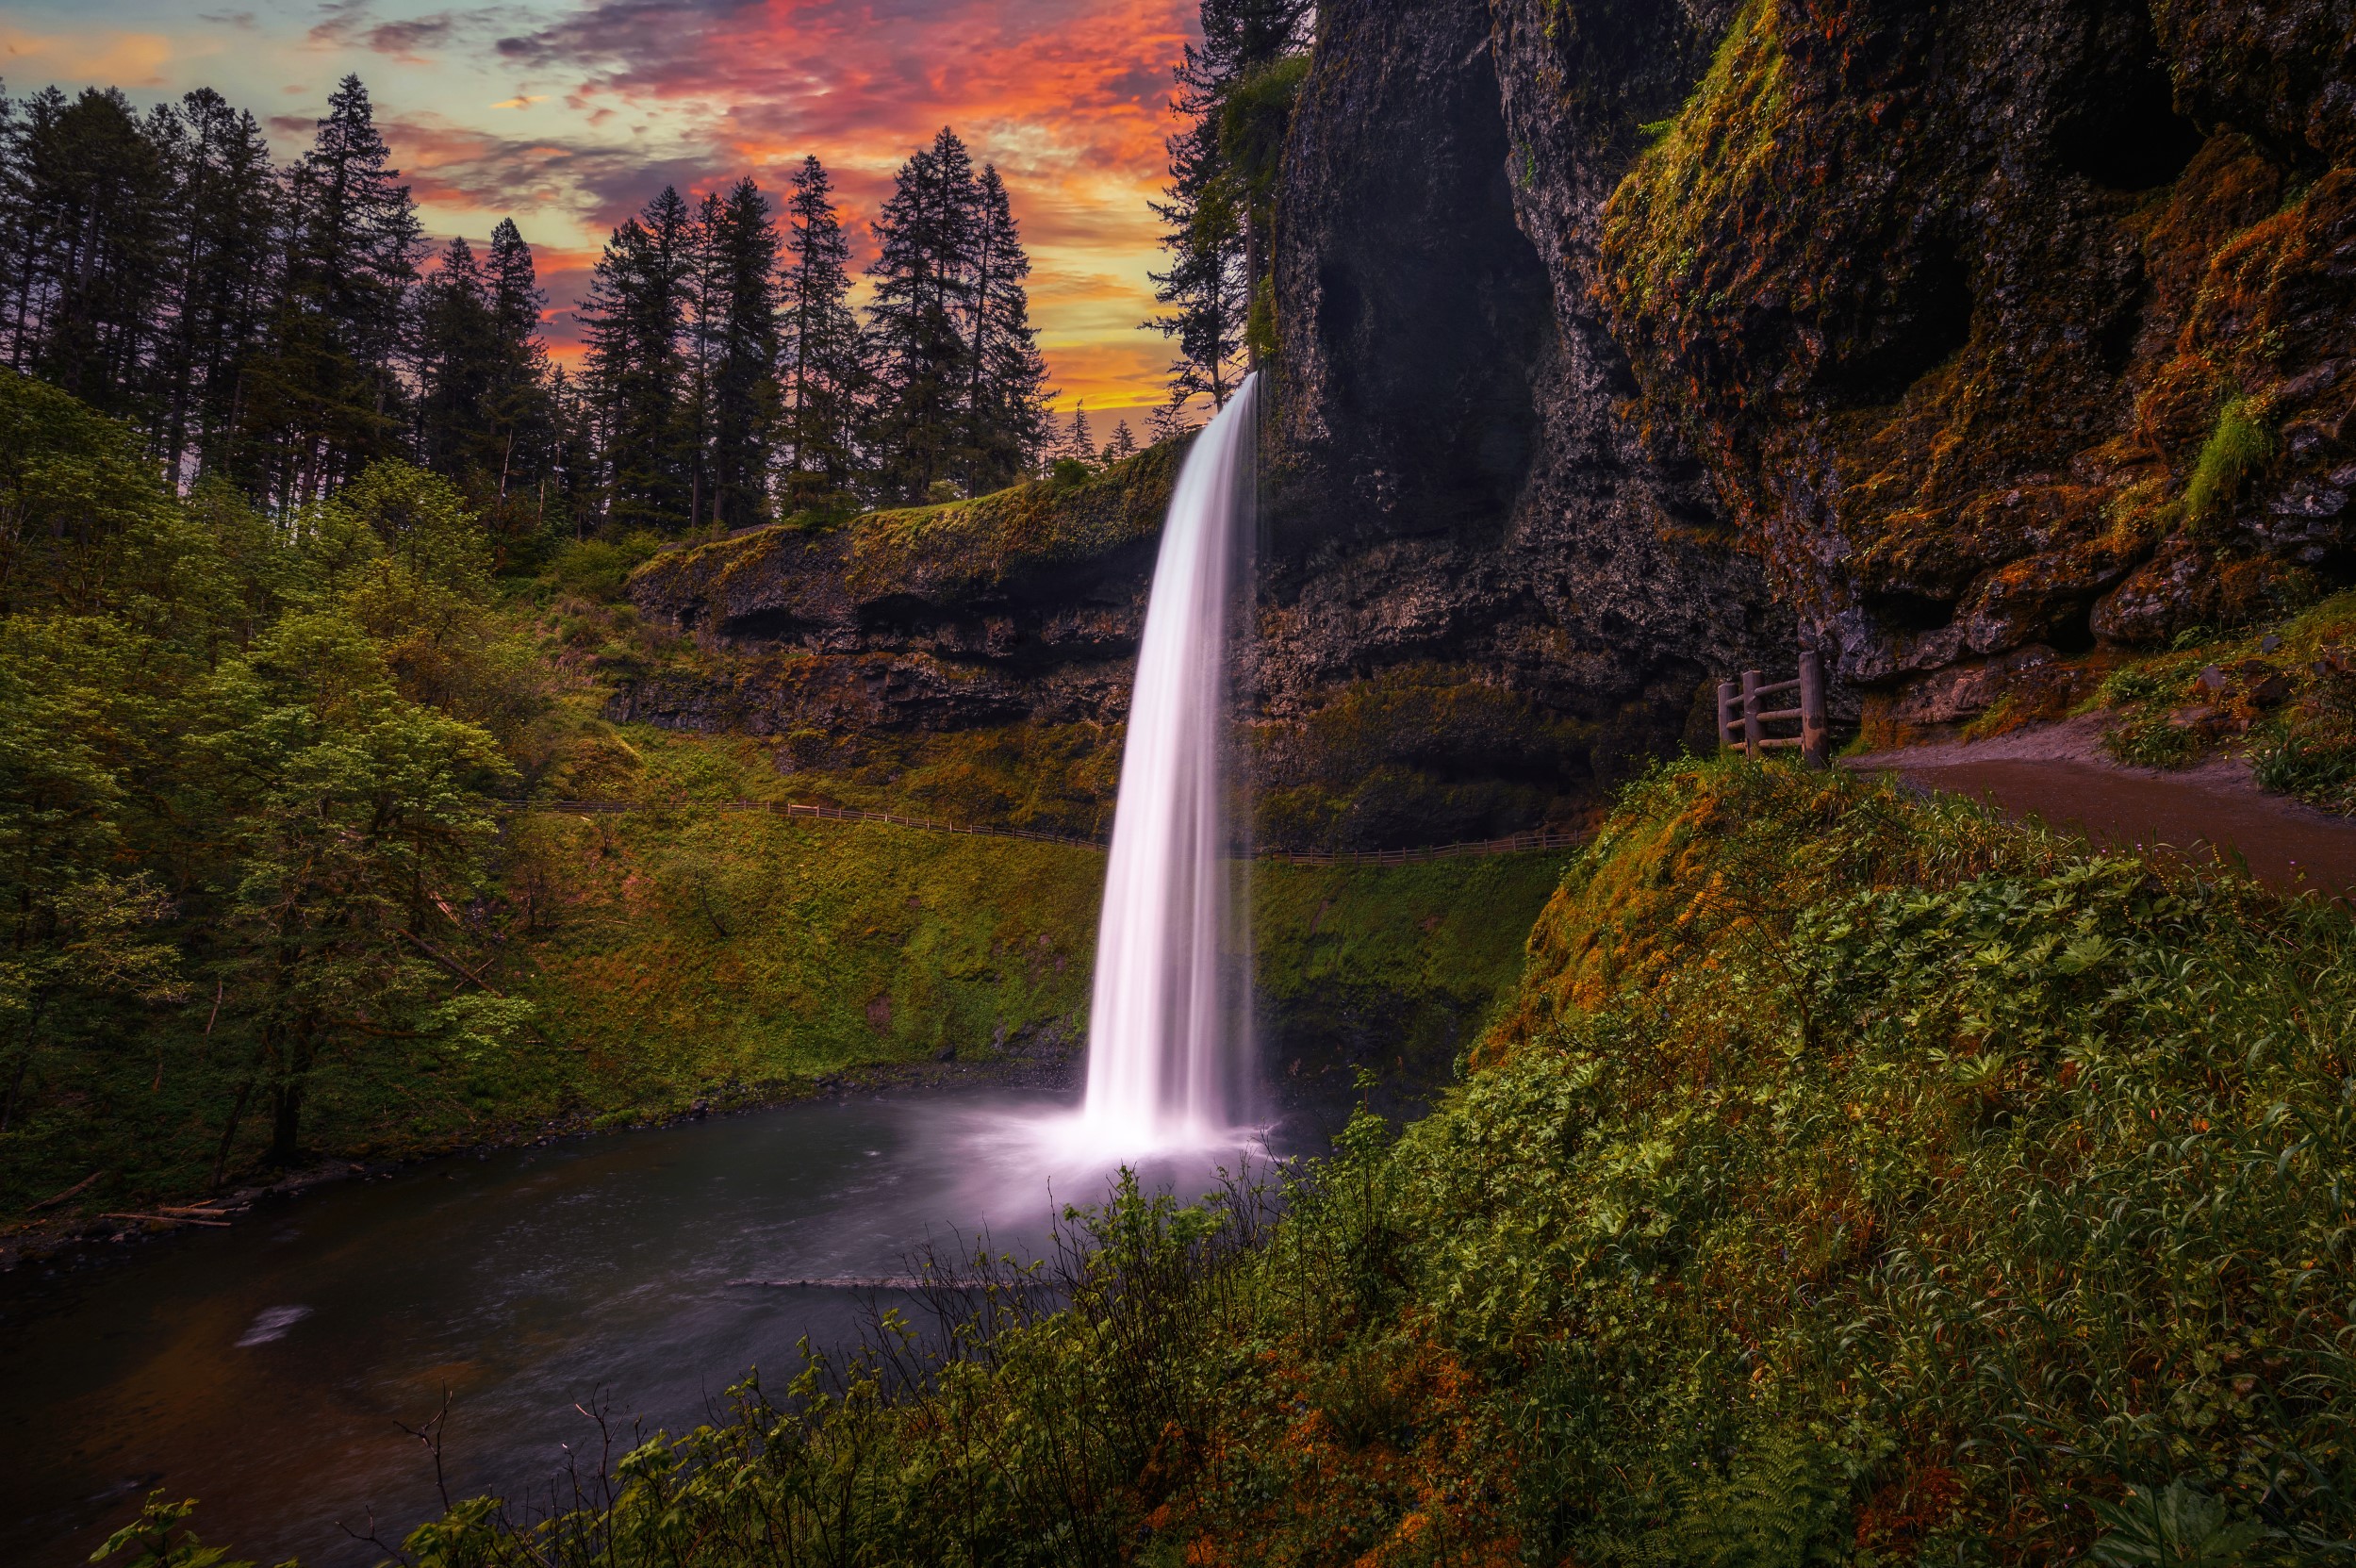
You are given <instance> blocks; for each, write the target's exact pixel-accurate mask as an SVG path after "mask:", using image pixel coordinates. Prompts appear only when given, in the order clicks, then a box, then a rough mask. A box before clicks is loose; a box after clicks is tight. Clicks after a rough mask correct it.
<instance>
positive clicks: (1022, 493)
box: [848, 440, 1187, 600]
mask: <svg viewBox="0 0 2356 1568" xmlns="http://www.w3.org/2000/svg"><path fill="white" fill-rule="evenodd" d="M1186 444H1187V443H1186V442H1185V441H1183V440H1178V441H1164V442H1162V443H1160V444H1158V445H1155V446H1151V447H1148V448H1146V449H1145V451H1144V452H1141V453H1139V454H1137V455H1136V456H1134V457H1130V458H1127V459H1125V460H1123V461H1121V462H1118V463H1114V464H1112V465H1111V466H1109V467H1107V468H1105V469H1104V470H1101V471H1099V472H1096V473H1094V474H1091V475H1089V476H1088V477H1087V478H1085V479H1083V480H1080V481H1079V483H1077V484H1052V483H1046V482H1034V483H1031V484H1026V485H1017V486H1015V487H1013V488H1012V489H1007V490H1000V491H998V492H997V493H996V494H994V495H986V496H979V497H976V498H975V499H973V500H971V501H961V502H955V503H950V504H948V505H946V506H922V507H913V508H905V509H902V510H898V511H887V512H872V513H869V514H868V515H867V516H865V517H864V518H861V519H859V520H857V521H855V522H853V523H852V524H851V525H850V540H851V543H850V564H849V571H848V579H849V584H850V587H851V591H852V592H853V593H854V594H856V595H858V596H859V597H860V598H863V599H870V600H872V599H880V598H882V597H884V596H886V595H888V594H892V593H895V592H923V593H925V594H927V595H928V596H929V597H932V596H937V597H945V598H956V597H961V596H964V595H968V594H971V593H973V592H975V591H977V590H979V589H981V588H985V587H988V586H996V585H997V584H999V583H1002V582H1004V581H1005V580H1006V579H1007V578H1008V577H1010V576H1013V575H1014V574H1016V573H1018V572H1020V571H1021V570H1023V569H1026V568H1030V567H1038V566H1048V565H1056V564H1061V563H1065V562H1071V561H1078V560H1084V559H1088V558H1090V557H1094V556H1097V555H1103V554H1107V553H1111V552H1112V551H1115V550H1119V549H1122V548H1124V547H1127V546H1129V545H1134V544H1138V543H1141V542H1143V541H1145V540H1147V539H1151V538H1153V537H1155V536H1157V535H1159V534H1160V533H1161V531H1162V518H1163V515H1164V514H1165V513H1166V512H1167V511H1168V510H1169V504H1170V492H1171V490H1172V488H1173V487H1175V486H1176V484H1177V482H1178V466H1179V465H1180V463H1182V462H1183V461H1184V459H1185V449H1186Z"/></svg>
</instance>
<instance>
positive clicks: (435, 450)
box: [418, 239, 498, 479]
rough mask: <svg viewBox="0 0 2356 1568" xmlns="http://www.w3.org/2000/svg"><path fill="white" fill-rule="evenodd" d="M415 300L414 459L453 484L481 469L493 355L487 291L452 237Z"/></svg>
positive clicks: (469, 250) (466, 251)
mask: <svg viewBox="0 0 2356 1568" xmlns="http://www.w3.org/2000/svg"><path fill="white" fill-rule="evenodd" d="M420 302H421V303H420V310H419V320H418V371H419V381H420V388H419V395H418V456H419V458H420V461H421V462H422V463H423V464H424V465H425V466H426V467H427V468H429V469H432V470H435V471H436V472H438V473H442V474H445V475H448V476H449V477H451V478H453V479H456V478H460V477H462V476H463V475H465V474H466V473H467V472H468V471H469V470H473V469H477V468H479V467H480V466H481V463H482V457H483V451H482V447H483V437H484V434H485V427H486V423H487V422H488V421H487V418H486V416H487V413H488V406H489V403H490V392H491V377H492V374H493V367H494V363H495V361H496V358H497V355H498V343H497V339H496V331H495V326H494V322H493V317H492V314H491V297H490V290H489V289H488V288H487V287H486V284H485V281H484V277H483V269H482V267H481V266H480V265H479V264H477V263H476V261H475V259H474V248H473V247H472V246H470V245H469V244H468V243H467V242H466V240H465V239H452V240H451V241H450V243H449V244H448V245H447V246H445V247H444V248H443V250H442V257H441V265H440V266H439V267H437V268H436V269H435V271H434V272H433V275H432V276H430V277H428V278H427V279H426V280H425V284H424V287H423V288H422V289H420Z"/></svg>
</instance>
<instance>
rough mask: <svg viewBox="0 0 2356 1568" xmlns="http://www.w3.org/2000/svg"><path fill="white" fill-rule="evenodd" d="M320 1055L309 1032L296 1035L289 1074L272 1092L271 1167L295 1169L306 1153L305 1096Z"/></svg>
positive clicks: (286, 1073) (287, 1065)
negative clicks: (287, 1166)
mask: <svg viewBox="0 0 2356 1568" xmlns="http://www.w3.org/2000/svg"><path fill="white" fill-rule="evenodd" d="M317 1054H318V1051H317V1048H316V1046H315V1045H314V1044H313V1042H312V1040H311V1037H310V1035H309V1033H308V1032H300V1033H298V1034H296V1036H295V1038H294V1040H293V1042H292V1044H291V1047H290V1048H289V1050H288V1061H287V1064H286V1070H285V1072H284V1073H282V1074H281V1075H280V1077H279V1080H278V1081H277V1082H276V1083H274V1084H272V1085H271V1090H270V1163H271V1164H273V1165H291V1164H294V1163H295V1161H296V1160H297V1159H299V1158H300V1157H301V1155H302V1149H303V1093H304V1090H305V1088H306V1087H307V1086H308V1085H309V1082H310V1077H311V1063H312V1059H313V1058H314V1057H315V1056H316V1055H317Z"/></svg>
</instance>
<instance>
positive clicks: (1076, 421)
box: [1056, 403, 1096, 464]
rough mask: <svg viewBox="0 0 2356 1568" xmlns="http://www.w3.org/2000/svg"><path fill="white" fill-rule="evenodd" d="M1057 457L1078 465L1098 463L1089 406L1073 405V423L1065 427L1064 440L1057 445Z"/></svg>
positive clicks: (1082, 404) (1083, 404)
mask: <svg viewBox="0 0 2356 1568" xmlns="http://www.w3.org/2000/svg"><path fill="white" fill-rule="evenodd" d="M1056 455H1057V456H1059V457H1068V458H1070V459H1071V460H1073V461H1074V462H1078V463H1089V464H1094V463H1095V462H1096V437H1094V436H1093V435H1091V434H1090V433H1089V429H1088V404H1085V403H1076V404H1072V422H1071V423H1069V424H1067V425H1065V426H1064V427H1063V440H1062V441H1061V442H1059V443H1057V447H1056Z"/></svg>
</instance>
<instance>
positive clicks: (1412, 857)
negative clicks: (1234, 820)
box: [505, 799, 1587, 866]
mask: <svg viewBox="0 0 2356 1568" xmlns="http://www.w3.org/2000/svg"><path fill="white" fill-rule="evenodd" d="M505 806H506V809H507V810H509V811H538V812H558V813H563V814H567V815H571V816H585V817H605V816H615V815H618V814H620V813H623V812H632V811H758V812H766V813H768V814H769V815H770V816H773V817H813V818H816V819H817V820H820V821H826V822H881V823H883V824H885V825H887V826H890V827H895V828H914V829H917V830H919V831H920V832H924V833H954V834H971V835H973V836H975V837H979V838H1023V839H1029V840H1030V841H1031V842H1033V843H1037V844H1070V845H1075V846H1078V847H1079V848H1081V849H1088V850H1101V849H1104V848H1105V847H1106V845H1105V841H1104V840H1103V839H1101V838H1079V837H1075V836H1074V835H1072V834H1059V833H1040V832H1038V831H1036V830H1034V829H1030V828H981V827H975V826H972V825H971V824H968V823H959V822H936V821H933V820H931V818H929V817H901V816H899V815H898V814H896V813H893V812H888V811H857V810H854V809H852V808H851V807H848V806H820V805H806V804H803V803H802V802H800V801H690V800H684V799H683V800H669V801H507V802H505ZM1586 837H1587V834H1586V831H1585V830H1583V829H1578V828H1564V827H1554V826H1548V827H1543V828H1537V829H1533V830H1532V831H1530V832H1528V833H1517V834H1511V835H1509V836H1508V837H1505V838H1484V839H1478V840H1468V841H1466V842H1463V843H1458V844H1434V845H1430V846H1426V847H1424V848H1420V849H1413V850H1331V851H1327V850H1271V849H1256V850H1252V851H1251V853H1250V858H1251V859H1254V860H1275V861H1282V862H1284V863H1286V864H1287V865H1292V866H1411V865H1414V864H1416V863H1417V862H1420V861H1426V860H1456V859H1459V858H1461V857H1463V856H1466V855H1504V854H1514V853H1518V852H1522V851H1525V850H1565V849H1569V848H1571V847H1573V845H1576V844H1579V843H1582V842H1584V841H1585V839H1586Z"/></svg>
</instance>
